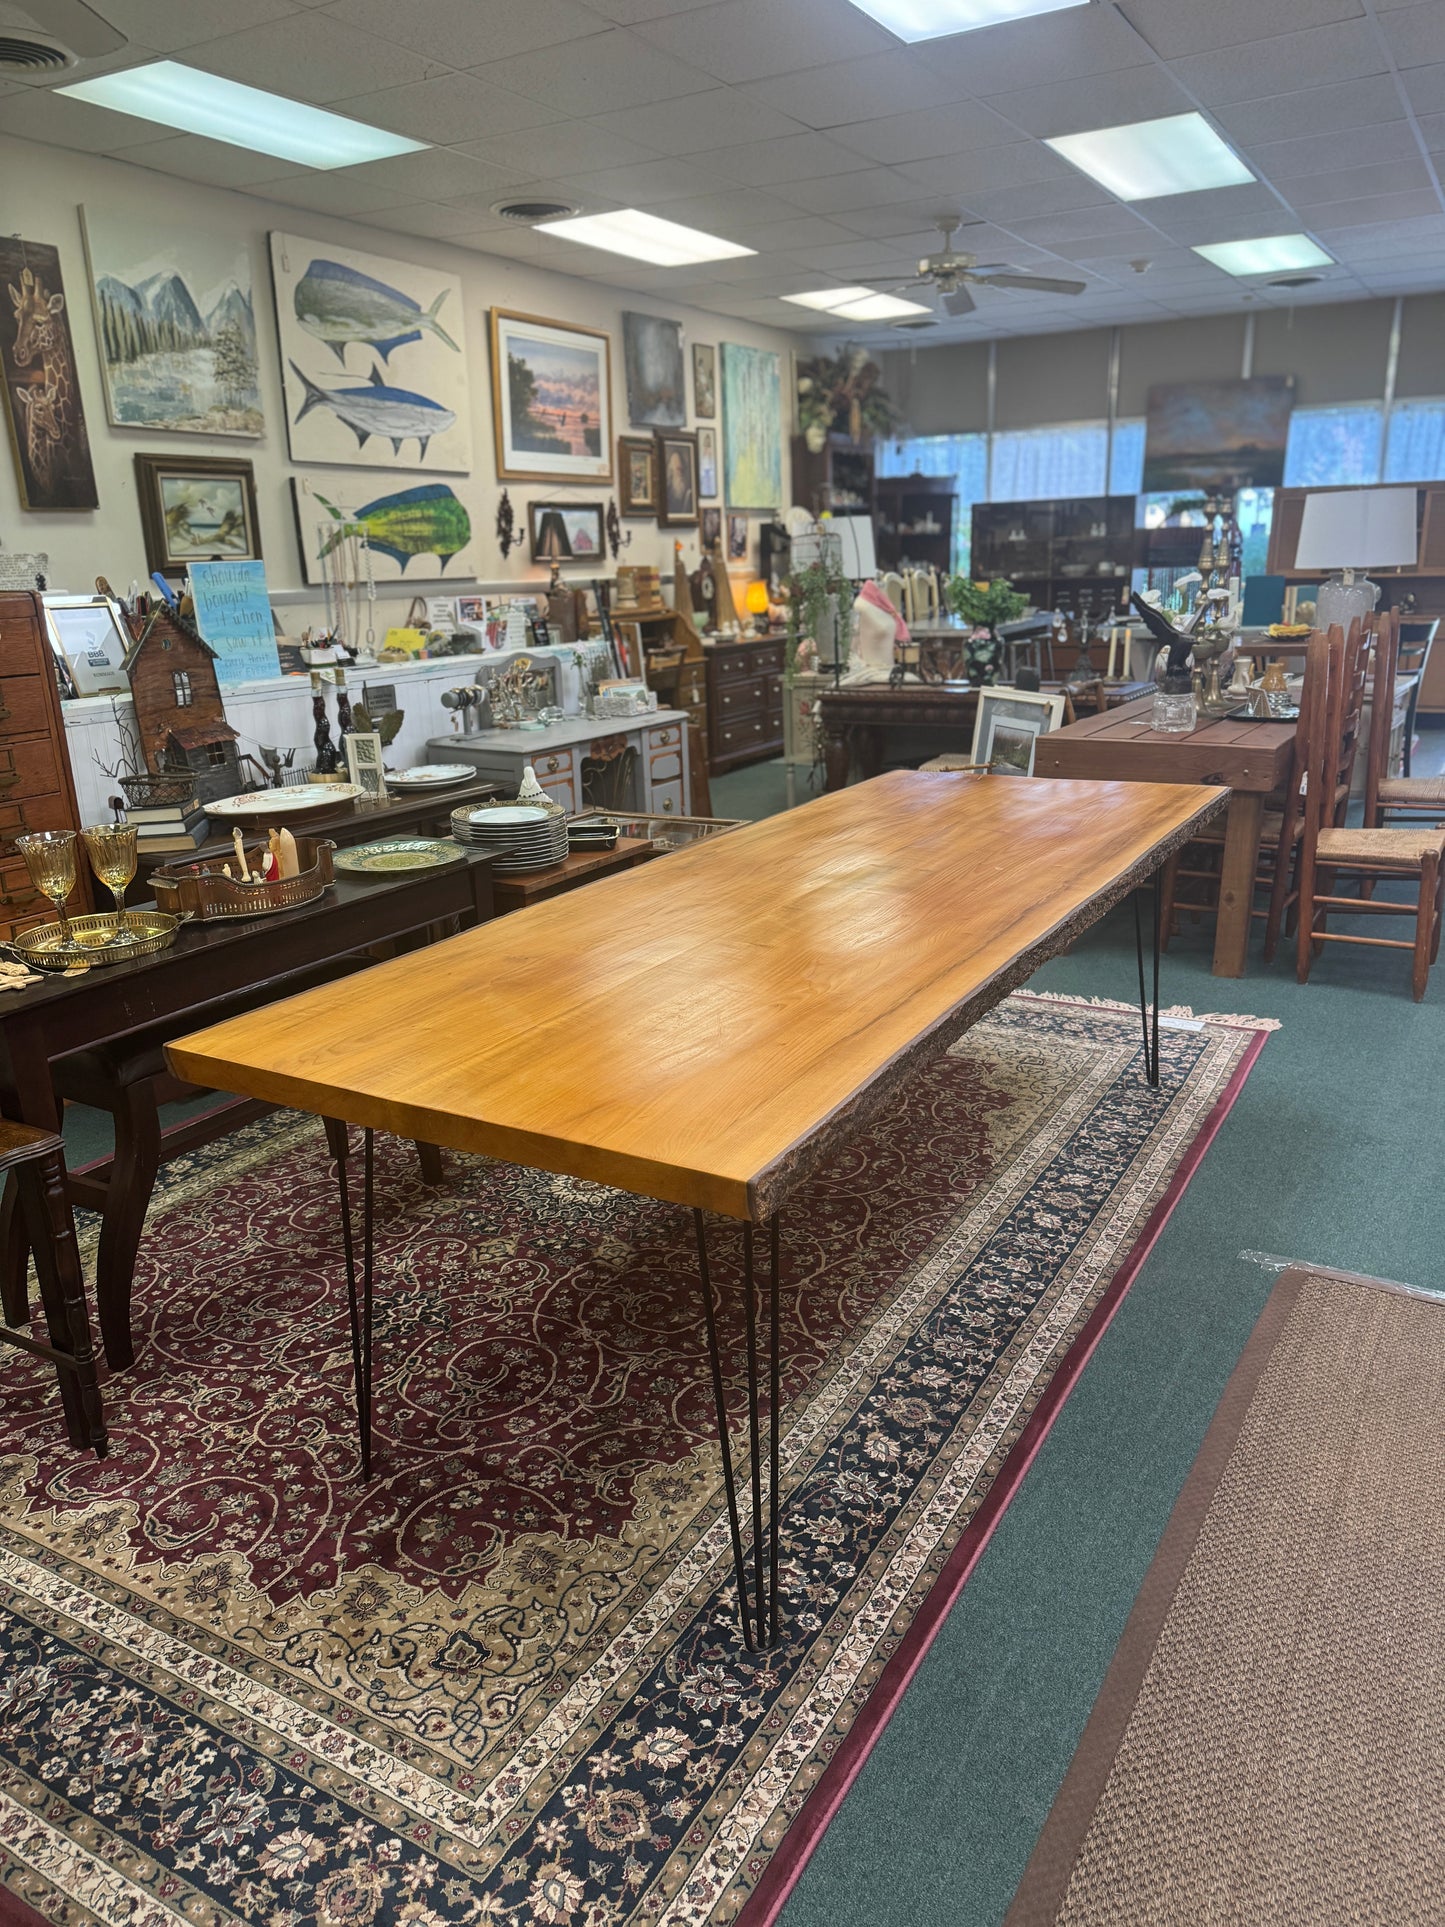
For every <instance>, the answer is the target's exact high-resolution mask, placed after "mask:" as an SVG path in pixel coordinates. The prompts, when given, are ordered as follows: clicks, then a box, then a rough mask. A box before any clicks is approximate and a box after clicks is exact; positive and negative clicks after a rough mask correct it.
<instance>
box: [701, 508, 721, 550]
mask: <svg viewBox="0 0 1445 1927" xmlns="http://www.w3.org/2000/svg"><path fill="white" fill-rule="evenodd" d="M698 534H699V535H700V536H701V537H702V546H703V547H704V549H709V550H711V549H720V548H721V547H722V510H721V509H704V510H703V511H702V513H701V515H700V516H699V518H698Z"/></svg>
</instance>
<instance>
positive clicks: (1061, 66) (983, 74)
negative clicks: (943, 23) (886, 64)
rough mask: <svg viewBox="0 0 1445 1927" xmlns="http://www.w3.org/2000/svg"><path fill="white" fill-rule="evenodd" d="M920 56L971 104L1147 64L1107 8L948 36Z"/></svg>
mask: <svg viewBox="0 0 1445 1927" xmlns="http://www.w3.org/2000/svg"><path fill="white" fill-rule="evenodd" d="M921 51H923V52H925V53H926V55H927V58H928V63H929V65H930V67H932V68H934V69H935V70H936V71H937V72H939V73H942V74H944V75H946V76H947V77H948V78H949V79H951V80H956V81H959V82H961V83H962V84H963V85H964V86H965V87H966V88H967V91H968V94H969V96H970V97H971V98H973V99H977V100H989V101H992V99H993V97H994V95H995V94H1003V93H1010V92H1014V91H1016V90H1017V89H1018V88H1021V87H1032V86H1037V85H1040V84H1042V83H1044V82H1046V81H1050V80H1074V81H1078V80H1080V79H1083V78H1085V77H1088V76H1093V75H1099V74H1107V73H1115V72H1118V71H1119V70H1120V69H1121V68H1125V67H1137V66H1140V65H1142V64H1143V63H1145V62H1147V61H1148V59H1149V49H1148V48H1147V47H1145V46H1142V45H1141V44H1140V41H1139V37H1138V35H1137V34H1136V33H1135V32H1134V31H1133V30H1132V28H1131V27H1130V26H1129V23H1128V22H1127V21H1126V20H1125V19H1124V18H1123V17H1122V15H1121V14H1119V13H1118V12H1117V11H1116V10H1115V9H1114V8H1113V7H1111V6H1075V7H1069V8H1067V9H1065V10H1064V11H1063V12H1060V13H1049V14H1041V15H1038V16H1036V17H1035V18H1033V19H1026V20H1010V21H1007V22H1004V23H1002V24H1000V25H999V26H996V27H981V28H976V29H975V30H974V31H973V32H971V33H955V34H947V35H944V36H943V37H942V38H940V39H937V40H930V41H927V42H926V43H924V47H923V48H922V49H921Z"/></svg>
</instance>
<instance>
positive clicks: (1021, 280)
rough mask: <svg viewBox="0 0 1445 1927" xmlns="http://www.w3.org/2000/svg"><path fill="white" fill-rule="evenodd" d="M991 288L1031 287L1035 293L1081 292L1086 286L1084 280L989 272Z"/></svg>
mask: <svg viewBox="0 0 1445 1927" xmlns="http://www.w3.org/2000/svg"><path fill="white" fill-rule="evenodd" d="M988 285H989V287H991V288H1024V289H1026V290H1027V289H1032V290H1033V291H1034V293H1036V294H1082V293H1083V292H1084V289H1085V288H1086V287H1087V286H1088V283H1087V282H1085V281H1051V280H1050V279H1049V278H1048V277H1047V276H1046V275H1042V274H991V275H990V276H989V277H988Z"/></svg>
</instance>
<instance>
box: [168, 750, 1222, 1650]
mask: <svg viewBox="0 0 1445 1927" xmlns="http://www.w3.org/2000/svg"><path fill="white" fill-rule="evenodd" d="M1224 804H1225V795H1224V792H1223V791H1222V790H1220V789H1217V788H1211V787H1201V786H1199V785H1196V784H1192V783H1149V784H1144V783H1096V782H1063V783H1031V782H1019V781H1012V780H1009V779H1006V778H1003V777H997V776H967V775H961V776H949V775H930V774H926V773H922V772H919V771H907V770H896V771H893V772H891V773H889V774H887V775H884V776H881V777H878V778H877V779H875V780H874V781H872V782H868V783H862V784H858V785H856V786H854V787H853V788H851V789H847V790H842V791H838V792H835V793H833V794H831V795H826V796H823V797H820V798H818V799H817V800H816V801H814V802H811V803H808V804H805V805H803V806H802V807H801V808H799V809H795V810H791V811H789V812H786V813H785V814H783V815H781V816H775V817H771V818H768V819H766V820H765V821H763V822H759V823H753V824H750V825H749V826H747V827H746V828H744V829H739V830H735V831H732V832H730V833H729V834H728V835H726V836H718V837H713V838H709V839H706V840H703V841H699V842H695V843H693V844H691V845H690V846H689V847H688V848H686V849H683V850H681V851H678V852H677V853H675V854H673V855H671V856H670V857H669V858H668V860H667V861H666V862H663V863H647V864H644V865H642V866H641V867H639V868H636V869H633V870H630V871H628V872H627V873H626V874H624V875H620V876H614V877H610V878H607V879H604V880H603V881H600V882H598V883H595V884H593V885H590V886H589V887H588V888H587V889H586V890H584V891H581V892H578V893H574V894H573V895H571V896H567V897H558V898H553V899H552V900H551V901H549V902H544V903H539V904H537V905H535V906H533V907H532V908H530V909H528V910H524V911H522V912H520V913H519V914H517V915H515V916H509V917H502V918H498V919H495V920H494V921H493V922H491V923H489V924H487V925H484V926H483V927H481V928H479V929H476V930H471V931H468V932H466V933H464V934H463V935H461V936H458V937H454V938H452V939H451V940H450V941H448V942H445V943H441V944H437V945H434V946H432V948H430V949H429V950H427V951H424V952H422V953H420V954H419V955H417V956H414V957H409V958H407V959H406V960H405V961H404V962H399V963H387V964H380V965H378V966H377V967H376V968H375V969H374V970H372V971H371V972H369V973H368V976H367V979H366V1006H365V1009H366V1020H365V1022H364V1023H359V1022H358V1021H357V1011H356V1005H355V1000H354V995H353V993H352V992H351V991H350V990H349V989H348V987H347V986H345V985H338V986H331V987H328V988H323V989H318V990H311V991H307V992H305V993H303V994H302V995H300V996H297V997H293V998H289V999H287V1000H286V1001H285V1002H283V1003H277V1004H272V1005H269V1006H268V1007H267V1008H265V1009H263V1010H257V1011H254V1012H252V1013H250V1014H248V1015H244V1016H239V1017H236V1018H233V1019H231V1020H230V1021H227V1022H224V1023H221V1024H218V1025H215V1026H212V1027H210V1028H208V1029H205V1030H202V1031H199V1032H198V1033H196V1034H194V1035H190V1036H185V1037H180V1038H178V1039H177V1040H176V1041H175V1042H174V1043H172V1044H171V1045H170V1046H169V1048H168V1051H167V1056H168V1058H169V1061H170V1064H171V1067H172V1069H173V1070H174V1072H175V1073H176V1074H177V1075H178V1076H180V1077H183V1078H186V1079H188V1080H190V1081H192V1082H195V1083H200V1084H205V1085H210V1086H213V1087H215V1088H217V1089H221V1090H229V1091H233V1092H236V1093H238V1094H241V1095H243V1096H248V1097H252V1098H257V1099H261V1100H264V1101H266V1102H269V1103H274V1104H285V1105H292V1106H295V1107H296V1108H298V1109H300V1110H303V1111H309V1112H312V1113H313V1114H316V1115H319V1116H321V1117H323V1118H328V1119H332V1120H341V1121H343V1122H345V1123H346V1124H349V1125H353V1126H360V1127H361V1128H362V1134H363V1172H362V1235H361V1237H360V1239H357V1238H356V1237H355V1236H354V1234H353V1231H352V1225H351V1211H350V1207H349V1191H348V1189H347V1185H348V1178H347V1162H348V1160H347V1158H346V1157H342V1158H341V1159H340V1160H339V1174H340V1178H341V1185H342V1228H343V1233H344V1249H345V1255H346V1269H347V1285H348V1306H349V1310H350V1312H351V1321H352V1347H353V1359H354V1363H355V1368H356V1385H357V1407H358V1423H359V1432H360V1446H361V1469H362V1473H363V1476H368V1475H369V1473H370V1469H371V1440H372V1409H371V1398H372V1392H371V1382H372V1304H373V1294H374V1288H375V1287H374V1240H373V1222H374V1194H373V1180H372V1166H373V1134H374V1133H375V1132H376V1131H378V1130H381V1131H388V1132H392V1133H395V1134H398V1135H400V1136H402V1137H415V1138H421V1139H423V1140H425V1141H428V1142H431V1143H435V1144H439V1145H446V1146H452V1147H454V1148H456V1149H457V1150H461V1151H469V1152H479V1153H482V1154H484V1155H486V1156H489V1157H493V1158H498V1159H503V1160H506V1161H508V1162H511V1163H515V1164H520V1165H526V1166H530V1167H532V1168H535V1169H541V1170H544V1171H554V1172H560V1173H563V1174H566V1175H568V1176H571V1177H576V1178H581V1179H587V1180H591V1181H594V1182H597V1183H602V1184H609V1185H614V1186H617V1187H619V1188H620V1189H623V1190H626V1191H631V1192H634V1193H639V1194H641V1195H642V1196H644V1197H649V1198H655V1199H660V1200H662V1201H664V1202H667V1203H671V1204H675V1205H679V1206H682V1207H685V1208H686V1209H688V1210H690V1211H691V1212H692V1213H693V1217H694V1230H695V1235H696V1240H697V1248H698V1262H699V1273H700V1282H701V1294H702V1310H703V1315H704V1322H705V1326H706V1331H707V1338H708V1350H709V1359H710V1365H711V1376H712V1389H713V1398H714V1402H715V1406H716V1412H717V1422H718V1429H719V1436H720V1438H721V1440H722V1442H723V1446H724V1450H723V1474H724V1483H725V1487H726V1493H727V1501H728V1516H729V1525H730V1531H731V1542H732V1554H733V1562H734V1569H735V1574H736V1578H737V1585H738V1597H739V1609H740V1612H741V1615H742V1623H743V1633H744V1637H745V1639H746V1640H747V1642H748V1644H749V1645H750V1646H758V1647H765V1646H768V1645H771V1644H772V1643H773V1642H774V1641H775V1640H776V1639H777V1637H778V1544H779V1531H778V1518H779V1511H780V1506H781V1499H780V1496H779V1418H778V1408H779V1403H780V1377H779V1347H778V1318H779V1297H780V1213H781V1211H782V1208H783V1206H784V1205H785V1203H786V1202H787V1201H788V1199H789V1198H790V1197H792V1196H795V1195H796V1193H797V1191H798V1188H799V1186H800V1185H801V1183H802V1182H803V1180H805V1179H806V1178H807V1177H808V1176H809V1175H810V1174H811V1173H812V1172H813V1171H814V1170H816V1169H817V1167H818V1166H819V1165H820V1164H821V1162H822V1161H823V1160H824V1159H825V1158H826V1157H827V1156H829V1154H830V1153H832V1152H833V1151H835V1150H836V1149H838V1148H839V1147H840V1146H841V1145H843V1144H844V1143H845V1142H846V1141H847V1139H848V1138H849V1136H850V1135H851V1134H852V1133H853V1132H854V1131H855V1130H856V1129H857V1128H858V1127H859V1124H860V1123H861V1122H862V1121H863V1120H864V1119H865V1118H866V1117H867V1116H868V1115H870V1113H871V1112H872V1111H873V1110H874V1109H875V1108H876V1107H877V1106H878V1105H879V1104H880V1103H881V1102H882V1101H883V1100H884V1099H885V1098H886V1097H887V1096H889V1095H890V1094H892V1093H893V1092H895V1091H896V1090H897V1089H898V1088H899V1087H900V1085H901V1084H902V1083H903V1081H904V1080H905V1079H906V1078H907V1076H908V1075H909V1073H910V1071H911V1070H912V1068H913V1067H914V1066H915V1065H917V1064H919V1063H920V1062H921V1061H922V1060H923V1059H924V1058H925V1057H927V1056H929V1055H932V1054H934V1053H937V1052H939V1051H941V1050H943V1049H945V1048H946V1047H947V1046H948V1045H949V1044H951V1043H952V1042H953V1041H954V1040H955V1039H956V1038H957V1037H959V1036H960V1035H961V1034H962V1033H963V1032H964V1031H965V1030H966V1029H967V1028H968V1027H969V1026H970V1025H971V1024H973V1023H974V1022H975V1021H976V1020H977V1019H978V1018H979V1017H981V1016H982V1015H983V1014H984V1013H985V1012H986V1011H988V1010H990V1009H991V1008H992V1007H993V1006H994V1005H995V1004H997V1003H998V1002H1000V1001H1001V999H1002V998H1004V997H1005V996H1006V995H1007V994H1008V993H1009V991H1011V990H1013V989H1015V988H1016V987H1017V986H1018V985H1020V984H1021V983H1023V982H1024V981H1025V979H1026V978H1027V977H1029V976H1030V975H1031V974H1032V973H1033V971H1034V970H1035V969H1036V968H1037V967H1038V966H1039V964H1041V963H1042V962H1044V960H1045V959H1047V958H1049V957H1051V956H1054V955H1056V954H1057V953H1058V952H1060V951H1061V950H1063V949H1065V948H1067V947H1068V945H1069V944H1071V943H1072V942H1073V941H1074V939H1075V938H1076V937H1077V936H1078V935H1079V934H1080V932H1081V931H1082V930H1084V929H1085V928H1087V927H1088V926H1089V925H1090V924H1092V923H1093V922H1095V921H1096V920H1097V919H1098V918H1099V917H1101V916H1103V915H1104V913H1105V912H1106V911H1107V910H1108V909H1109V908H1110V907H1111V906H1112V905H1114V904H1116V903H1118V902H1120V901H1122V900H1123V899H1124V898H1125V897H1127V896H1128V895H1130V893H1131V892H1134V891H1135V890H1136V889H1137V888H1138V886H1140V885H1142V884H1145V883H1147V881H1148V880H1149V879H1150V877H1151V876H1155V875H1156V873H1157V871H1158V870H1159V868H1160V866H1161V865H1162V864H1163V863H1164V862H1165V861H1166V860H1167V859H1168V857H1169V856H1170V855H1171V853H1172V852H1173V851H1175V850H1176V849H1178V848H1180V847H1182V845H1183V844H1184V843H1185V842H1186V841H1187V840H1188V839H1189V837H1190V836H1191V835H1193V834H1194V833H1195V832H1196V831H1197V830H1198V829H1199V828H1200V827H1201V826H1202V825H1204V824H1205V823H1207V822H1209V821H1210V820H1212V818H1213V817H1214V816H1215V815H1216V814H1217V813H1218V812H1219V811H1220V810H1222V809H1223V807H1224ZM760 885H761V886H763V887H760ZM1157 906H1158V898H1157V891H1156V895H1155V911H1156V914H1155V946H1154V970H1155V976H1154V992H1153V1000H1152V1003H1153V1017H1152V1050H1151V1020H1150V1018H1149V1016H1148V1015H1147V1014H1146V1016H1145V1017H1144V1019H1143V1037H1142V1045H1143V1047H1142V1050H1141V1059H1140V1068H1141V1076H1142V1077H1144V1078H1146V1079H1147V1080H1148V1081H1149V1082H1157V1080H1158V1000H1159V992H1158V969H1159V949H1158V918H1157ZM1139 964H1140V993H1141V1004H1143V1003H1144V1000H1145V984H1144V956H1143V948H1142V944H1141V950H1140V959H1139ZM401 1036H404V1037H405V1040H406V1043H405V1048H404V1049H398V1048H397V1047H396V1039H397V1038H398V1037H401ZM708 1214H714V1215H720V1216H722V1217H724V1218H727V1219H731V1220H735V1221H740V1223H741V1225H742V1227H743V1232H742V1244H743V1266H742V1271H743V1293H744V1299H743V1302H744V1306H745V1308H746V1314H747V1332H748V1340H747V1355H746V1368H747V1427H748V1473H747V1479H746V1484H745V1487H744V1490H745V1491H747V1492H748V1493H749V1494H750V1499H751V1519H752V1561H751V1575H750V1573H749V1569H748V1562H747V1561H746V1560H745V1557H744V1550H743V1541H742V1517H741V1510H740V1507H739V1503H738V1492H737V1482H736V1481H735V1478H734V1468H733V1461H732V1452H731V1449H730V1447H729V1444H728V1441H729V1439H730V1436H731V1435H730V1428H729V1422H728V1414H727V1403H726V1398H725V1387H724V1363H723V1359H722V1357H721V1354H720V1349H719V1344H718V1336H717V1317H716V1308H715V1304H714V1292H713V1284H712V1278H713V1276H714V1275H715V1272H713V1271H710V1261H709V1236H708V1225H707V1217H708ZM759 1244H763V1245H766V1246H767V1259H766V1263H765V1264H763V1265H761V1266H759V1265H758V1264H757V1263H756V1262H755V1246H757V1245H759ZM358 1250H359V1251H360V1252H361V1261H360V1272H361V1276H360V1280H359V1283H358V1276H357V1272H358V1265H357V1252H358ZM716 1256H717V1253H716V1249H714V1253H713V1257H714V1261H715V1260H716ZM693 1288H694V1280H692V1279H679V1280H678V1282H677V1289H678V1291H679V1292H683V1291H689V1292H690V1291H691V1290H692V1289H693ZM758 1307H762V1308H765V1311H766V1324H767V1327H768V1332H767V1340H768V1342H767V1345H766V1355H767V1359H768V1371H767V1377H766V1393H765V1392H764V1378H763V1374H762V1371H761V1368H760V1364H759V1357H760V1352H759V1345H758V1332H757V1325H758V1324H759V1323H761V1322H763V1320H762V1318H761V1317H760V1316H759V1315H758V1313H757V1308H758ZM764 1406H766V1409H767V1410H768V1412H769V1414H770V1434H771V1436H770V1442H769V1446H768V1451H767V1454H766V1461H767V1468H768V1469H767V1473H766V1485H767V1490H768V1494H769V1503H768V1508H767V1527H766V1532H765V1531H764V1525H763V1520H764V1509H763V1489H764V1456H765V1455H764V1453H763V1448H762V1427H761V1417H760V1413H761V1411H762V1409H763V1408H764Z"/></svg>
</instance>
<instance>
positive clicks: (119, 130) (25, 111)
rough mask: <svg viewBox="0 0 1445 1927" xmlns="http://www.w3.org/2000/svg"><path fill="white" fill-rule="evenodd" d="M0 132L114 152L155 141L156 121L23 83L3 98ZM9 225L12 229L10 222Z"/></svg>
mask: <svg viewBox="0 0 1445 1927" xmlns="http://www.w3.org/2000/svg"><path fill="white" fill-rule="evenodd" d="M0 134H14V135H15V136H16V138H17V139H19V140H31V141H45V142H48V143H49V145H50V146H52V147H73V148H76V149H77V150H78V151H79V152H80V153H82V154H113V153H117V152H121V151H123V150H124V149H125V148H127V147H138V146H141V145H148V144H150V143H151V142H153V141H154V140H155V137H156V124H155V122H154V121H153V120H136V119H135V118H134V117H133V116H132V115H130V114H115V113H112V112H111V110H110V108H109V107H93V106H92V105H91V104H90V102H89V101H88V100H65V99H63V98H62V97H61V96H60V95H59V94H50V93H47V92H45V91H44V90H43V89H42V88H37V87H22V88H21V89H19V90H18V91H17V92H16V93H13V94H6V95H5V96H4V98H3V99H0ZM6 225H7V229H8V227H9V226H10V223H9V222H7V224H6Z"/></svg>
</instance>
